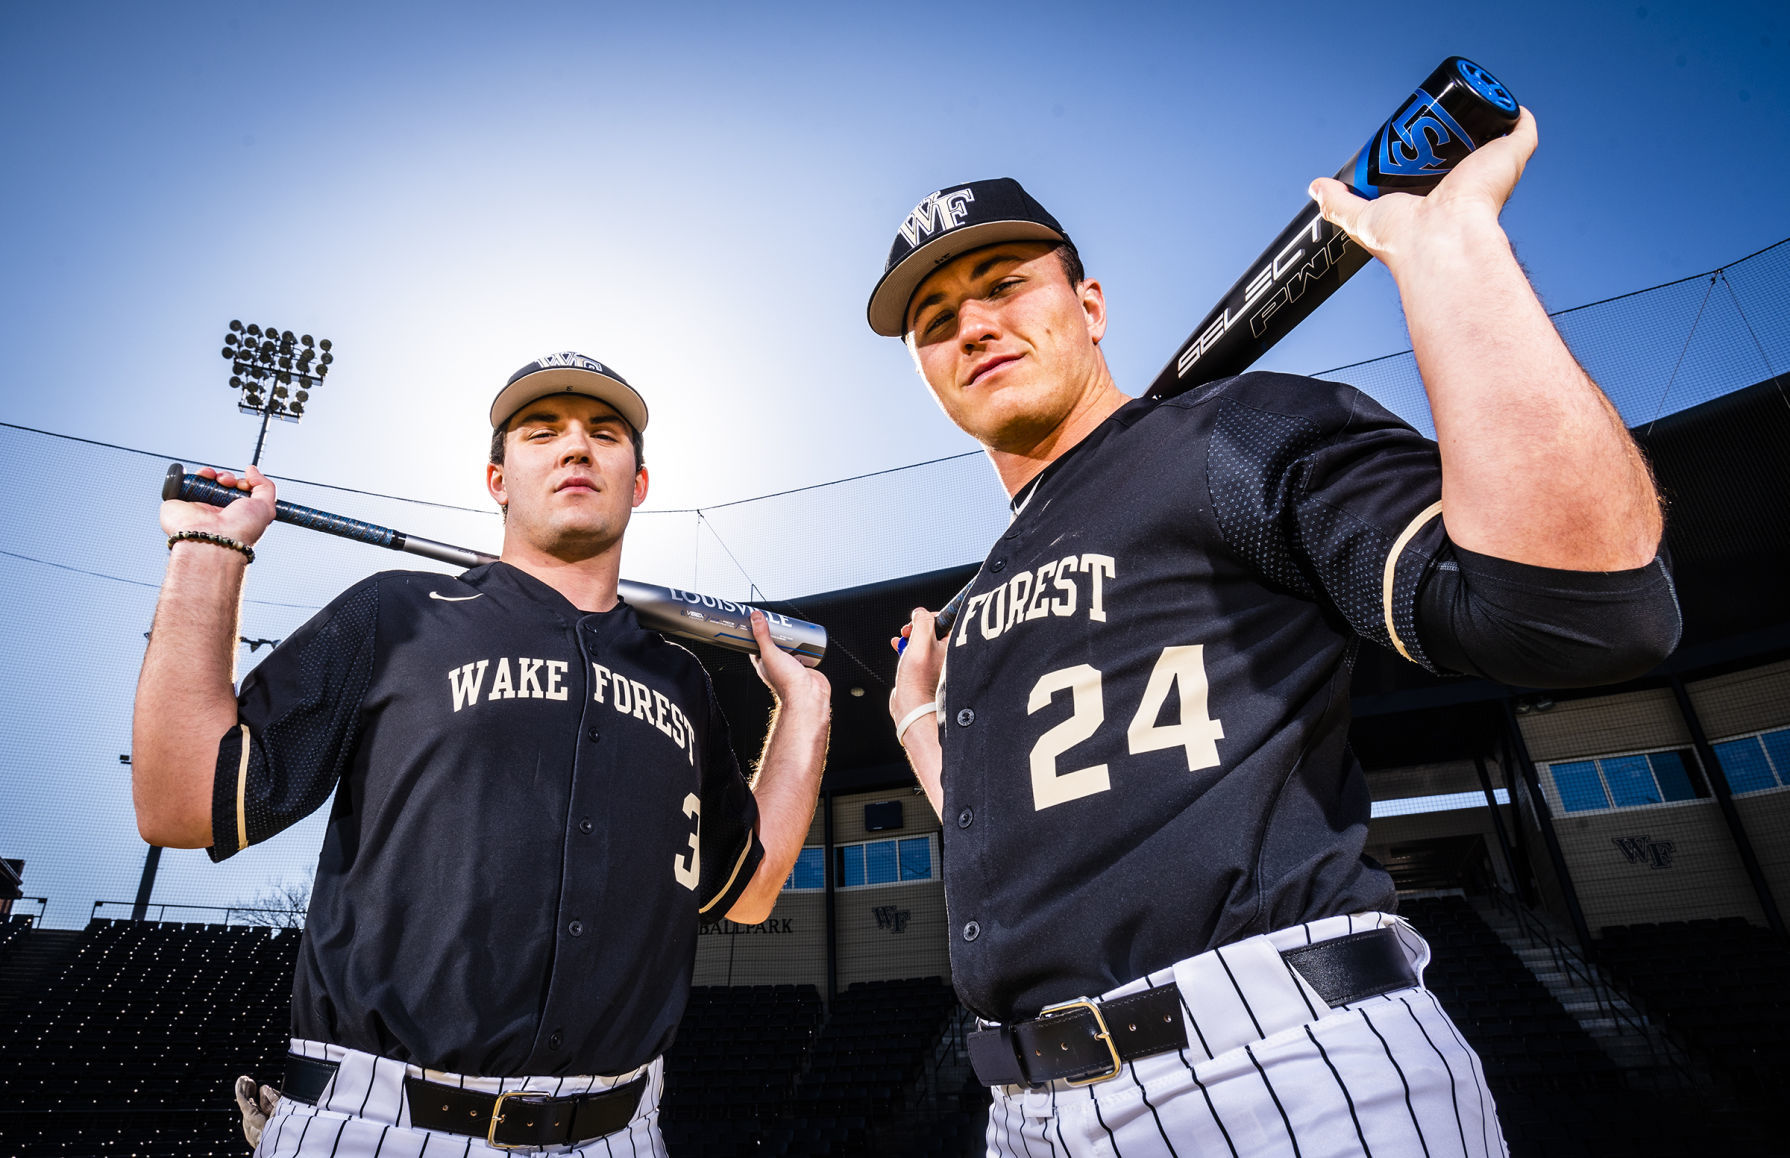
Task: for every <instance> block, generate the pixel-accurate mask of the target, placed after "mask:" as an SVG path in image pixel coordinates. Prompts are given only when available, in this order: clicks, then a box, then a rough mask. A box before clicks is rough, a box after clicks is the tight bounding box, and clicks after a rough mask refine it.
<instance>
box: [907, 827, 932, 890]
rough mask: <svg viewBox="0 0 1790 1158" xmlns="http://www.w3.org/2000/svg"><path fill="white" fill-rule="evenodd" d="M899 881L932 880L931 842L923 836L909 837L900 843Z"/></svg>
mask: <svg viewBox="0 0 1790 1158" xmlns="http://www.w3.org/2000/svg"><path fill="white" fill-rule="evenodd" d="M901 879H902V880H904V881H929V880H931V879H932V841H931V840H930V839H929V838H927V837H924V836H910V837H908V838H907V839H906V840H904V841H902V842H901Z"/></svg>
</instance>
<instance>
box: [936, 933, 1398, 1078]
mask: <svg viewBox="0 0 1790 1158" xmlns="http://www.w3.org/2000/svg"><path fill="white" fill-rule="evenodd" d="M1281 957H1282V958H1283V959H1284V960H1285V961H1286V963H1287V964H1289V965H1291V966H1292V967H1293V968H1294V969H1296V970H1298V972H1299V976H1301V977H1303V978H1305V981H1306V984H1308V985H1310V986H1311V987H1312V988H1313V989H1314V990H1316V991H1317V993H1318V996H1319V997H1322V998H1323V999H1324V1004H1326V1005H1329V1006H1332V1007H1335V1006H1338V1005H1348V1004H1349V1003H1350V1002H1353V1001H1360V1000H1361V999H1362V998H1364V997H1373V996H1374V995H1376V994H1380V993H1390V992H1392V991H1393V990H1395V989H1409V988H1410V987H1411V986H1413V985H1415V984H1417V975H1416V974H1415V973H1413V972H1412V971H1411V964H1410V962H1409V961H1407V960H1405V954H1404V950H1403V949H1402V948H1401V947H1400V946H1399V942H1398V935H1397V934H1396V933H1394V932H1393V931H1392V930H1391V929H1374V930H1372V931H1371V932H1366V933H1353V934H1350V935H1349V936H1347V937H1337V938H1335V939H1334V940H1330V941H1319V942H1318V943H1317V944H1315V945H1301V946H1300V947H1299V948H1297V949H1288V950H1286V951H1285V952H1283V953H1282V954H1281ZM1186 1044H1187V1027H1186V1025H1185V1024H1184V1019H1183V1017H1182V1010H1181V997H1180V990H1178V989H1176V988H1175V986H1173V985H1165V986H1162V987H1161V988H1158V989H1150V990H1146V991H1144V992H1143V993H1135V994H1132V995H1131V996H1129V997H1119V998H1115V999H1113V1000H1111V1001H1102V1002H1094V1001H1072V1002H1069V1003H1067V1004H1064V1005H1058V1006H1053V1007H1051V1008H1050V1009H1047V1010H1045V1011H1044V1012H1043V1013H1042V1014H1040V1015H1038V1016H1037V1017H1035V1018H1032V1019H1031V1020H1030V1021H1019V1022H1014V1023H1012V1024H1010V1025H999V1026H993V1027H991V1028H989V1029H979V1030H976V1031H974V1032H972V1033H971V1034H970V1035H969V1047H970V1065H971V1066H973V1067H974V1068H975V1071H976V1078H977V1080H978V1081H980V1082H981V1083H982V1084H983V1085H986V1086H1042V1085H1044V1084H1046V1083H1047V1082H1052V1081H1056V1080H1057V1079H1059V1078H1067V1079H1068V1080H1069V1081H1070V1083H1071V1084H1073V1085H1092V1084H1094V1083H1095V1082H1103V1081H1105V1080H1106V1079H1108V1078H1111V1077H1116V1076H1117V1075H1118V1073H1119V1070H1120V1069H1121V1068H1122V1067H1123V1066H1124V1064H1125V1063H1126V1062H1128V1061H1131V1060H1132V1059H1134V1058H1140V1057H1149V1056H1150V1055H1151V1054H1158V1053H1166V1052H1167V1051H1169V1050H1171V1049H1180V1048H1181V1047H1183V1046H1185V1045H1186Z"/></svg>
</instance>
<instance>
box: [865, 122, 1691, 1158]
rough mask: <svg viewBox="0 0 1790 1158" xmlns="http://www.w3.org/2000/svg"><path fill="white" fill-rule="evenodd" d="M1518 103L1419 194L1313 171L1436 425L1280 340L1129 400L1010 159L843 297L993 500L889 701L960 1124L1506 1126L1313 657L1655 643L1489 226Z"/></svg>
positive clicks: (1427, 661) (1068, 264)
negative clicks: (991, 476)
mask: <svg viewBox="0 0 1790 1158" xmlns="http://www.w3.org/2000/svg"><path fill="white" fill-rule="evenodd" d="M1535 140H1536V134H1535V126H1534V121H1533V119H1532V118H1530V117H1529V116H1528V115H1527V114H1525V115H1524V116H1523V118H1522V120H1521V121H1520V122H1519V124H1518V126H1517V128H1516V130H1515V131H1514V132H1513V133H1512V134H1511V135H1510V136H1509V137H1508V138H1505V139H1503V140H1500V141H1495V142H1493V143H1491V144H1489V145H1486V146H1485V147H1483V148H1481V149H1480V150H1479V151H1477V152H1475V153H1474V154H1473V155H1472V156H1471V157H1468V158H1467V159H1466V160H1464V161H1462V162H1461V164H1460V166H1459V168H1457V169H1456V170H1455V171H1454V172H1453V173H1452V174H1450V175H1449V176H1448V177H1446V178H1444V179H1443V181H1442V182H1441V185H1440V186H1439V187H1438V188H1437V189H1436V190H1435V191H1434V192H1432V193H1431V194H1430V196H1429V197H1428V198H1427V199H1418V198H1415V197H1409V196H1405V195H1402V194H1393V195H1388V196H1385V197H1382V198H1380V199H1379V200H1377V201H1374V202H1372V203H1369V202H1366V201H1363V200H1360V199H1358V198H1356V197H1355V196H1353V194H1351V193H1350V192H1349V191H1348V190H1347V189H1346V187H1344V186H1342V185H1340V184H1338V183H1337V182H1334V181H1330V180H1327V179H1326V180H1321V181H1318V182H1315V183H1314V185H1313V195H1314V196H1315V197H1316V198H1317V199H1318V201H1319V203H1320V206H1321V208H1322V210H1323V212H1324V214H1325V216H1326V217H1328V218H1329V219H1330V220H1332V221H1333V222H1335V223H1336V224H1338V225H1339V226H1341V227H1342V228H1343V229H1345V230H1346V231H1347V232H1348V233H1349V234H1350V236H1351V237H1352V238H1353V239H1354V241H1355V242H1356V243H1358V244H1360V245H1362V246H1364V247H1365V248H1366V249H1367V250H1369V251H1370V252H1371V253H1373V254H1374V255H1375V256H1376V257H1378V258H1380V259H1381V260H1382V261H1383V262H1384V263H1385V264H1386V266H1387V267H1388V269H1389V270H1390V271H1391V273H1392V275H1393V277H1394V279H1395V281H1396V282H1397V284H1398V288H1399V291H1400V295H1401V300H1402V302H1403V305H1404V309H1405V315H1406V319H1407V322H1408V324H1409V327H1410V331H1411V337H1412V342H1413V346H1414V348H1415V351H1416V356H1417V362H1418V365H1419V368H1420V370H1421V372H1422V374H1423V379H1424V384H1425V388H1426V390H1427V393H1428V397H1429V402H1430V407H1431V411H1432V413H1433V415H1434V417H1435V423H1436V430H1437V436H1438V440H1439V444H1438V443H1432V442H1430V441H1428V440H1426V439H1424V438H1422V437H1420V436H1419V435H1418V434H1417V433H1416V432H1415V431H1413V430H1412V429H1411V428H1410V427H1409V426H1407V425H1406V424H1405V423H1403V422H1401V421H1400V420H1398V419H1397V418H1395V417H1394V416H1393V415H1392V414H1390V413H1388V412H1387V411H1385V410H1384V409H1382V408H1381V407H1379V406H1378V405H1376V404H1375V403H1374V402H1372V401H1371V400H1370V399H1368V398H1367V397H1365V396H1364V395H1362V394H1360V393H1358V392H1356V391H1355V390H1353V389H1351V388H1349V387H1347V386H1342V385H1338V384H1334V383H1327V382H1319V381H1314V380H1311V379H1305V378H1297V377H1293V376H1290V375H1284V374H1268V373H1250V374H1243V375H1240V376H1238V377H1235V378H1230V379H1225V380H1220V381H1218V382H1214V383H1212V384H1210V385H1208V386H1206V387H1203V388H1200V389H1198V390H1196V391H1194V392H1191V393H1188V394H1183V395H1181V396H1179V397H1176V398H1170V399H1166V400H1164V401H1161V402H1150V401H1148V400H1144V399H1130V398H1127V397H1126V396H1125V395H1124V394H1122V393H1120V391H1119V390H1118V388H1117V386H1116V385H1115V384H1114V382H1113V379H1112V377H1111V375H1110V373H1109V372H1108V370H1107V365H1106V361H1105V357H1104V354H1103V351H1102V341H1103V339H1104V337H1105V333H1106V324H1107V313H1106V302H1105V297H1104V293H1103V290H1102V288H1101V286H1100V283H1099V282H1097V281H1094V280H1092V279H1088V278H1086V277H1084V276H1083V273H1082V269H1081V262H1080V257H1079V255H1078V254H1077V253H1076V252H1075V250H1074V248H1073V246H1072V245H1071V244H1070V243H1069V240H1068V237H1067V235H1066V233H1065V232H1064V230H1063V228H1062V226H1060V225H1059V224H1058V223H1057V222H1056V220H1055V219H1054V218H1052V217H1051V216H1050V214H1048V213H1047V212H1045V211H1044V209H1043V208H1042V206H1040V205H1039V204H1038V203H1037V202H1036V201H1034V200H1032V198H1031V197H1030V196H1029V195H1028V194H1027V193H1026V192H1025V191H1024V190H1023V189H1022V188H1020V186H1019V185H1018V184H1017V183H1016V182H1013V181H1011V180H1007V179H1000V180H993V181H978V182H972V183H970V184H967V185H960V186H954V187H948V188H946V189H941V190H940V191H938V192H937V193H935V194H932V195H931V196H929V197H928V198H927V199H926V200H925V201H923V202H922V203H921V204H920V206H919V207H918V208H916V209H915V210H914V212H913V213H911V214H910V215H909V217H908V218H907V220H906V221H905V222H903V224H902V229H901V233H900V235H899V236H898V237H897V238H896V240H895V244H894V247H893V248H892V250H891V252H890V257H889V261H888V265H887V267H886V270H885V273H884V276H883V279H882V280H881V281H880V282H879V283H878V286H877V288H876V290H875V292H874V294H873V296H872V298H871V302H870V309H869V314H870V322H871V326H872V328H873V329H874V330H876V331H877V332H878V333H881V334H885V335H888V336H905V339H906V343H907V346H908V349H909V351H910V353H911V354H912V356H913V360H914V362H915V365H916V367H917V368H918V370H919V372H920V374H921V375H922V377H923V378H924V379H925V381H926V384H927V386H928V387H929V388H930V389H931V391H932V393H933V396H934V397H935V398H936V400H937V401H938V403H939V405H940V406H941V407H942V408H943V409H944V411H945V413H946V414H947V415H948V416H949V417H950V418H951V419H952V420H953V421H954V422H956V423H957V425H958V426H960V427H961V428H963V429H964V430H965V431H966V432H968V433H970V434H971V435H973V436H974V437H975V438H976V439H977V440H978V441H979V442H980V443H981V444H982V446H983V447H984V448H985V449H986V451H987V453H988V456H989V458H990V460H991V461H992V462H993V464H994V467H995V469H996V471H997V473H998V474H999V476H1000V479H1001V481H1002V483H1003V484H1004V485H1005V487H1006V489H1007V491H1008V494H1009V495H1010V496H1011V499H1012V504H1011V505H1012V510H1013V519H1012V523H1011V525H1010V527H1009V529H1008V530H1007V532H1006V533H1005V534H1003V535H1002V536H1001V538H1000V539H999V541H998V542H996V543H995V545H994V547H993V548H992V549H991V550H990V552H989V554H988V557H987V559H986V560H985V562H984V563H983V565H982V567H981V570H980V572H979V573H978V575H977V576H976V578H975V580H974V581H973V583H972V584H971V586H970V588H969V593H968V598H967V600H966V602H965V603H964V606H963V610H962V613H961V614H960V615H959V616H958V618H957V621H956V622H955V624H953V625H952V626H951V629H950V630H949V632H948V634H947V635H946V637H945V638H943V639H938V638H936V629H935V619H934V616H933V614H932V613H931V612H928V611H926V610H924V609H921V610H916V611H915V612H914V615H913V617H912V621H911V622H910V623H909V624H908V625H907V626H905V627H903V628H902V631H901V637H902V638H898V639H897V640H894V641H892V642H894V643H896V644H900V643H902V639H903V638H904V639H905V640H906V645H905V651H904V653H903V655H902V657H901V660H900V662H899V666H898V668H897V675H896V685H895V689H894V691H893V692H892V694H891V697H890V705H889V708H890V713H891V716H892V718H893V719H895V720H896V721H898V722H909V724H908V727H907V728H906V730H905V731H904V732H903V734H902V740H903V743H904V745H905V747H906V749H907V752H908V756H909V759H910V762H911V763H912V765H913V768H914V771H915V773H916V775H917V777H918V779H919V781H920V783H921V785H922V786H923V787H924V789H925V791H926V794H927V796H928V798H929V799H930V800H931V801H932V804H933V806H934V808H936V809H937V810H938V811H939V813H940V815H941V816H942V817H943V819H944V826H945V829H944V830H945V846H944V866H945V872H944V876H945V896H946V903H947V907H948V909H949V912H950V929H951V961H952V975H953V980H954V983H955V985H956V987H957V990H958V993H959V995H960V996H961V997H962V999H963V1000H964V1002H965V1004H966V1005H968V1006H969V1008H970V1009H972V1010H973V1011H974V1012H975V1013H976V1014H977V1015H978V1017H979V1019H980V1021H979V1027H978V1029H977V1031H976V1032H974V1033H972V1034H971V1037H970V1052H971V1057H972V1061H973V1064H974V1065H975V1068H976V1071H977V1073H978V1075H980V1077H981V1079H982V1080H983V1081H984V1082H985V1083H986V1084H987V1085H989V1086H990V1087H991V1088H992V1090H993V1094H994V1101H993V1105H992V1107H991V1110H990V1116H989V1123H988V1131H987V1146H988V1153H989V1154H991V1155H1020V1154H1024V1155H1055V1156H1059V1158H1066V1156H1069V1155H1075V1156H1081V1155H1103V1156H1112V1155H1122V1156H1125V1158H1137V1156H1139V1155H1148V1154H1170V1155H1180V1156H1182V1158H1188V1156H1191V1155H1196V1154H1197V1155H1201V1156H1207V1155H1214V1154H1217V1155H1226V1154H1229V1155H1235V1156H1244V1155H1250V1156H1254V1155H1275V1156H1280V1155H1286V1156H1287V1158H1295V1156H1297V1158H1317V1156H1320V1155H1372V1156H1373V1158H1394V1156H1423V1158H1441V1156H1442V1155H1457V1154H1459V1155H1470V1156H1472V1158H1481V1156H1490V1155H1498V1154H1503V1153H1504V1152H1505V1146H1504V1142H1503V1138H1502V1136H1501V1133H1500V1130H1499V1126H1498V1122H1497V1115H1496V1111H1495V1109H1494V1107H1493V1105H1492V1100H1491V1096H1490V1094H1489V1093H1488V1092H1487V1090H1486V1087H1485V1080H1484V1076H1483V1071H1482V1069H1481V1067H1480V1065H1479V1061H1478V1058H1477V1057H1476V1056H1475V1055H1474V1054H1473V1051H1472V1050H1471V1049H1470V1048H1469V1047H1468V1045H1467V1044H1466V1043H1465V1042H1464V1041H1463V1040H1462V1038H1461V1036H1460V1034H1459V1032H1458V1031H1457V1030H1456V1028H1455V1026H1454V1025H1453V1024H1452V1023H1451V1022H1450V1021H1449V1019H1448V1017H1447V1016H1446V1014H1445V1013H1444V1012H1443V1010H1442V1008H1441V1006H1440V1005H1439V1004H1438V1003H1437V1002H1436V1001H1435V999H1434V998H1433V997H1432V996H1431V995H1430V993H1429V992H1428V991H1427V990H1426V989H1424V988H1423V987H1422V975H1423V970H1424V967H1425V966H1426V964H1427V963H1428V961H1429V949H1428V946H1427V945H1426V944H1425V943H1424V941H1423V940H1422V938H1421V937H1420V936H1419V935H1418V934H1417V932H1416V930H1414V929H1412V928H1411V927H1410V926H1409V925H1408V924H1407V923H1406V922H1404V921H1403V920H1401V919H1400V918H1399V917H1397V916H1396V915H1395V914H1394V910H1395V907H1396V903H1397V898H1396V892H1395V890H1394V887H1393V883H1392V880H1391V878H1390V877H1389V876H1388V874H1387V873H1386V872H1385V871H1384V870H1383V869H1382V868H1381V867H1380V866H1379V865H1378V864H1376V863H1375V862H1373V861H1372V860H1371V859H1370V858H1368V857H1367V856H1365V855H1364V846H1365V842H1366V831H1367V822H1368V818H1369V804H1370V801H1369V798H1368V792H1367V785H1366V779H1365V777H1364V775H1363V773H1362V771H1361V768H1360V766H1359V764H1358V763H1357V762H1356V761H1355V759H1354V757H1353V756H1352V754H1351V753H1350V751H1349V748H1348V742H1347V740H1348V736H1347V729H1348V703H1349V693H1348V676H1349V670H1350V666H1351V661H1352V658H1353V655H1354V651H1355V648H1356V647H1357V646H1358V643H1359V641H1360V640H1361V639H1363V638H1365V639H1368V640H1371V641H1373V642H1376V643H1379V644H1381V645H1384V646H1387V647H1390V648H1394V649H1396V650H1397V651H1398V652H1399V653H1400V654H1401V655H1404V656H1405V657H1406V658H1408V659H1410V660H1412V661H1413V662H1416V663H1419V664H1422V665H1424V666H1425V667H1428V668H1430V669H1431V670H1434V671H1454V672H1465V673H1473V674H1480V675H1486V676H1489V677H1492V678H1495V679H1502V680H1505V681H1508V682H1513V683H1521V684H1528V685H1530V686H1558V685H1569V684H1575V683H1581V684H1583V683H1598V682H1605V681H1610V680H1615V679H1619V678H1624V677H1626V676H1628V675H1632V674H1634V673H1637V672H1639V671H1643V670H1646V669H1647V668H1649V667H1651V666H1652V665H1653V664H1654V663H1656V662H1658V660H1659V659H1660V658H1662V657H1663V656H1664V655H1665V654H1667V653H1668V652H1669V651H1670V650H1671V648H1672V646H1673V645H1674V644H1675V642H1676V639H1677V632H1678V617H1677V606H1676V602H1675V599H1674V597H1673V594H1672V590H1671V584H1670V580H1669V577H1668V576H1667V574H1666V572H1665V569H1664V566H1663V563H1662V561H1661V559H1660V558H1659V557H1658V546H1659V540H1660V533H1661V523H1660V511H1659V504H1658V501H1657V498H1656V496H1655V493H1654V489H1653V485H1652V481H1651V478H1650V476H1649V473H1648V471H1647V468H1646V466H1645V464H1644V463H1643V461H1642V459H1641V457H1640V455H1639V453H1638V451H1637V450H1636V448H1635V446H1634V444H1633V442H1632V440H1631V439H1630V437H1629V435H1628V433H1627V431H1626V430H1624V428H1623V427H1622V424H1621V422H1620V420H1619V419H1618V417H1617V415H1616V413H1615V411H1614V409H1613V408H1612V407H1611V406H1610V405H1609V403H1608V402H1607V401H1606V400H1605V399H1604V397H1603V395H1602V394H1601V392H1600V391H1599V390H1598V389H1597V387H1596V386H1595V385H1594V384H1593V383H1592V382H1591V381H1590V379H1589V378H1587V377H1586V375H1585V374H1584V372H1583V371H1582V370H1581V369H1580V368H1579V367H1578V366H1577V364H1576V363H1575V362H1574V361H1573V359H1572V357H1571V356H1570V354H1568V353H1567V351H1566V348H1565V346H1564V345H1563V344H1562V342H1561V340H1560V338H1559V337H1558V335H1557V334H1556V333H1555V332H1554V329H1553V327H1552V324H1551V323H1550V322H1549V321H1548V318H1547V316H1546V314H1545V312H1544V311H1543V310H1542V308H1541V306H1540V304H1539V303H1538V302H1537V301H1536V299H1535V296H1534V294H1533V292H1532V291H1531V290H1530V288H1529V285H1528V283H1527V280H1526V279H1525V278H1524V275H1523V274H1522V271H1521V270H1520V268H1519V267H1518V265H1517V263H1516V261H1515V259H1514V257H1513V256H1512V254H1511V251H1510V246H1509V243H1508V241H1507V239H1506V238H1505V236H1504V234H1503V231H1502V228H1501V226H1500V225H1499V223H1498V215H1499V210H1500V208H1501V207H1502V205H1503V202H1504V200H1505V198H1506V197H1507V196H1508V194H1509V192H1510V190H1511V188H1512V187H1513V186H1514V184H1515V182H1516V179H1517V176H1518V175H1519V174H1520V172H1521V170H1522V168H1523V166H1524V164H1525V163H1526V161H1527V160H1528V158H1529V155H1530V152H1531V150H1532V149H1533V148H1534V144H1535ZM928 703H936V705H937V707H936V714H935V715H934V716H933V720H934V721H936V726H927V725H928V724H930V723H932V722H933V721H929V720H927V719H926V716H925V713H924V712H923V711H921V709H923V707H924V705H926V704H928ZM917 712H919V713H920V714H919V715H918V717H917V726H916V724H914V723H912V722H910V721H914V720H915V719H916V713H917Z"/></svg>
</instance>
